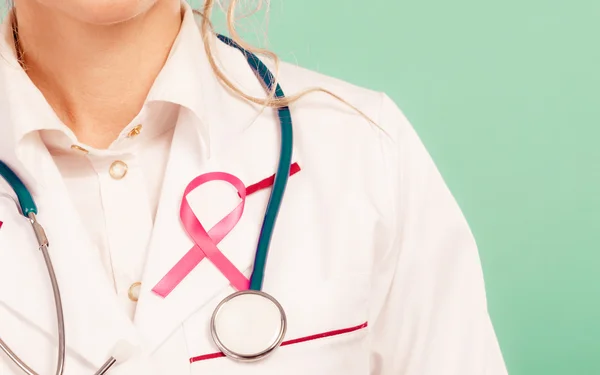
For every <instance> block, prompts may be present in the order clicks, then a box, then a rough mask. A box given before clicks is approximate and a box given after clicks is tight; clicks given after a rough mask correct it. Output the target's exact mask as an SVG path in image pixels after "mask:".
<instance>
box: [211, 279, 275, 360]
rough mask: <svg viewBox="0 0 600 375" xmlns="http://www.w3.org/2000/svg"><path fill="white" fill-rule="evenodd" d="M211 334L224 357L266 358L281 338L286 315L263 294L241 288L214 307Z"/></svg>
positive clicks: (271, 299)
mask: <svg viewBox="0 0 600 375" xmlns="http://www.w3.org/2000/svg"><path fill="white" fill-rule="evenodd" d="M210 325H211V327H210V328H211V335H212V337H213V340H214V342H215V344H216V345H217V347H218V348H219V350H221V352H223V354H225V355H226V356H227V357H229V358H231V359H234V360H237V361H242V362H251V361H257V360H260V359H263V358H265V357H267V356H268V355H269V354H271V353H272V352H273V351H274V350H275V349H277V348H278V347H279V346H280V345H281V343H282V342H283V339H284V337H285V333H286V330H287V318H286V315H285V312H284V310H283V308H282V307H281V305H280V304H279V302H277V300H276V299H275V298H273V297H272V296H270V295H269V294H267V293H264V292H261V291H256V290H244V291H239V292H236V293H233V294H231V295H230V296H228V297H227V298H225V299H224V300H223V301H221V303H219V305H218V306H217V308H216V309H215V311H214V313H213V316H212V319H211V322H210Z"/></svg>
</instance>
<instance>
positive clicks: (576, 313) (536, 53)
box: [196, 0, 600, 375]
mask: <svg viewBox="0 0 600 375" xmlns="http://www.w3.org/2000/svg"><path fill="white" fill-rule="evenodd" d="M196 5H197V3H196ZM220 19H222V17H221V18H219V17H218V16H217V20H220ZM217 23H218V24H219V22H217ZM242 26H245V30H246V32H245V34H244V35H247V36H249V37H250V39H251V40H256V38H258V39H263V36H262V35H264V34H261V33H264V32H265V30H268V33H267V35H268V44H267V45H268V46H269V47H270V48H271V49H273V50H274V51H275V52H277V53H279V54H280V56H281V57H282V58H283V59H284V60H286V61H290V62H297V63H298V64H300V65H302V66H305V67H307V68H311V69H314V70H317V71H320V72H323V73H325V74H329V75H333V76H336V77H339V78H342V79H345V80H349V81H351V82H354V83H356V84H359V85H362V86H366V87H369V88H373V89H377V90H381V91H385V92H387V93H389V95H390V96H391V97H393V98H394V99H395V100H396V102H397V103H398V104H399V105H400V106H401V108H402V109H403V110H404V112H405V113H406V115H407V116H408V117H409V119H410V120H411V122H412V123H413V124H414V126H415V128H416V129H417V131H418V132H419V134H420V135H421V137H422V139H423V141H424V142H425V144H426V145H427V147H428V149H429V150H430V153H431V154H432V156H433V158H434V159H435V161H436V163H437V165H438V166H439V168H440V170H441V171H442V173H443V175H444V176H445V178H446V181H447V183H448V185H449V186H450V188H451V190H452V191H453V193H454V195H455V197H456V199H457V200H458V202H459V203H460V205H461V207H462V208H463V210H464V213H465V215H466V216H467V218H468V220H469V222H470V224H471V227H472V229H473V232H474V234H475V236H476V238H477V241H478V243H479V247H480V253H481V258H482V263H483V268H484V272H485V276H486V282H487V290H488V299H489V306H490V311H491V315H492V319H493V321H494V325H495V327H496V329H497V334H498V337H499V340H500V343H501V347H502V350H503V353H504V356H505V360H506V362H507V365H508V368H509V372H510V373H511V374H513V375H600V341H599V340H600V255H599V254H600V145H599V143H600V130H599V129H600V39H599V37H600V2H599V1H598V0H569V1H567V0H562V1H559V0H528V1H522V0H506V1H495V2H491V1H481V0H455V1H445V0H426V1H423V0H422V1H408V0H272V3H271V12H270V19H269V22H268V28H266V26H267V25H266V23H259V22H258V21H255V22H252V23H242ZM257 35H258V37H257ZM340 136H342V135H340ZM440 375H441V374H440ZM482 375H483V374H482Z"/></svg>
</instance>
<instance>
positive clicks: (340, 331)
mask: <svg viewBox="0 0 600 375" xmlns="http://www.w3.org/2000/svg"><path fill="white" fill-rule="evenodd" d="M368 325H369V323H368V322H365V323H363V324H361V325H358V326H355V327H349V328H343V329H338V330H335V331H328V332H323V333H318V334H316V335H311V336H305V337H300V338H297V339H293V340H288V341H284V342H283V343H282V344H281V346H288V345H293V344H299V343H302V342H307V341H313V340H319V339H324V338H327V337H332V336H338V335H343V334H345V333H350V332H354V331H358V330H361V329H363V328H367V326H368ZM221 357H225V354H223V353H221V352H219V353H210V354H203V355H200V356H197V357H192V358H190V363H194V362H200V361H206V360H208V359H215V358H221Z"/></svg>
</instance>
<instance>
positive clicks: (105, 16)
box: [37, 0, 164, 25]
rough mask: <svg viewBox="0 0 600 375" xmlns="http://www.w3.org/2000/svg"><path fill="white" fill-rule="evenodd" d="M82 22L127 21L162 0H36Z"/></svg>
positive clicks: (99, 23) (98, 23)
mask: <svg viewBox="0 0 600 375" xmlns="http://www.w3.org/2000/svg"><path fill="white" fill-rule="evenodd" d="M37 1H39V2H40V3H42V4H44V5H45V6H46V7H49V8H54V9H56V10H59V11H62V12H64V13H67V14H69V15H70V16H71V17H73V18H75V19H77V20H80V21H82V22H86V23H91V24H96V25H109V24H115V23H121V22H125V21H128V20H130V19H132V18H135V17H137V16H139V15H140V14H143V13H145V12H146V11H148V10H149V9H150V8H151V7H152V6H153V5H154V4H156V3H157V2H158V1H164V0H37Z"/></svg>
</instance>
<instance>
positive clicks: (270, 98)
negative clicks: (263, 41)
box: [194, 0, 377, 126]
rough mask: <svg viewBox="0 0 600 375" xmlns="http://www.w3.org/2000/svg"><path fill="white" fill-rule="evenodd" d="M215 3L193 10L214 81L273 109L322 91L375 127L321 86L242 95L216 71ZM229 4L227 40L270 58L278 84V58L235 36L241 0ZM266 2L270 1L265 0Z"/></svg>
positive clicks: (352, 107) (358, 111)
mask: <svg viewBox="0 0 600 375" xmlns="http://www.w3.org/2000/svg"><path fill="white" fill-rule="evenodd" d="M215 1H219V0H205V1H204V6H203V8H202V11H199V10H195V11H194V13H196V14H198V15H200V16H201V18H202V21H201V24H200V29H201V32H202V39H203V43H204V49H205V50H206V55H207V56H208V61H209V63H210V66H211V68H212V70H213V72H214V73H215V75H216V76H217V78H218V79H219V80H220V81H221V83H223V84H224V85H225V86H226V87H227V88H229V89H230V90H231V91H232V92H234V93H235V94H236V95H238V96H240V97H242V98H244V99H246V100H248V101H250V102H253V103H256V104H260V105H264V106H267V107H274V108H279V107H285V106H288V105H290V104H292V103H294V102H296V101H297V100H299V99H300V98H302V97H304V96H306V95H307V94H310V93H314V92H322V93H325V94H327V95H329V96H331V97H333V98H335V99H337V100H339V101H340V102H342V103H344V104H345V105H347V106H348V107H350V108H351V109H353V110H354V111H356V112H357V113H358V114H360V115H361V116H362V117H364V118H365V119H366V120H367V121H369V122H370V123H372V124H373V125H376V126H377V124H376V123H375V122H374V121H373V120H371V119H370V118H369V117H368V116H367V115H366V114H365V113H363V112H362V111H361V110H359V109H358V108H356V107H355V106H354V105H352V104H350V103H348V102H347V101H346V100H344V99H343V98H341V97H340V96H339V95H337V94H335V93H333V92H331V91H329V90H327V89H324V88H321V87H314V88H309V89H306V90H304V91H301V92H299V93H296V94H293V95H286V97H285V98H278V97H275V89H276V85H273V88H272V90H270V91H269V93H268V95H267V97H266V98H258V97H254V96H251V95H248V94H246V93H244V92H243V91H241V90H240V89H239V88H238V87H236V85H235V84H233V82H231V80H229V79H228V78H227V76H226V75H225V74H224V72H223V71H222V70H221V69H220V68H219V66H218V64H217V61H216V59H215V55H214V53H213V51H212V48H213V46H212V44H211V42H212V41H213V40H214V36H215V31H214V27H213V25H212V22H211V15H212V12H213V10H214V7H215ZM229 1H230V3H229V6H228V7H227V8H226V9H225V13H226V16H227V30H228V32H229V37H230V38H231V39H232V40H233V41H234V42H236V43H237V44H238V45H239V46H240V47H242V48H244V49H245V50H247V51H249V52H252V53H254V54H256V55H260V56H264V57H266V58H268V59H270V60H271V61H272V62H273V64H274V65H275V72H274V73H273V75H274V78H275V83H277V82H278V73H279V65H280V59H279V57H278V56H277V55H276V54H275V53H273V52H271V51H269V50H267V49H264V48H257V47H254V46H252V45H250V44H248V43H247V42H245V41H244V39H243V38H242V37H241V36H240V34H239V33H238V31H237V29H236V23H237V21H238V20H237V18H236V13H237V12H236V11H237V7H238V5H239V2H240V0H229ZM258 1H259V5H258V8H260V6H261V5H262V2H263V0H258ZM266 1H269V0H266Z"/></svg>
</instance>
